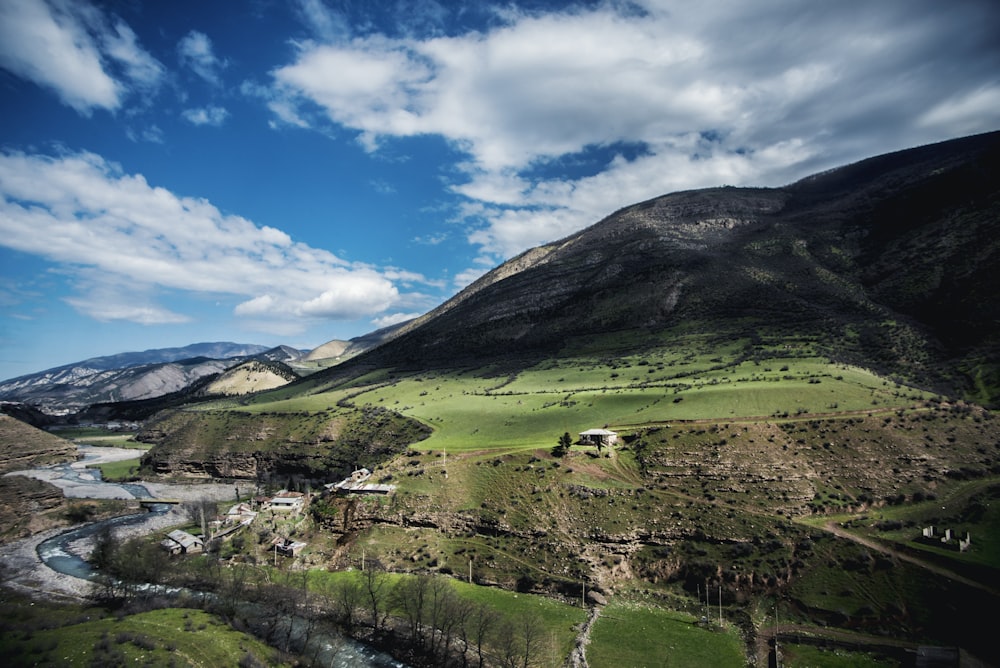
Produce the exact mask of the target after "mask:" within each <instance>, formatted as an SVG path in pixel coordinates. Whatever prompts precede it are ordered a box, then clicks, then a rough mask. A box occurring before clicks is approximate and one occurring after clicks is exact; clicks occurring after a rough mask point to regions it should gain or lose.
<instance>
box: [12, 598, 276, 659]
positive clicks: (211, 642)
mask: <svg viewBox="0 0 1000 668" xmlns="http://www.w3.org/2000/svg"><path fill="white" fill-rule="evenodd" d="M85 620H86V621H85ZM64 622H65V623H64V624H60V622H55V621H49V622H48V623H46V624H45V625H44V626H43V627H40V628H31V626H32V625H30V624H28V623H27V620H23V619H22V620H16V621H12V622H8V627H13V628H15V629H19V630H17V631H15V632H8V633H5V634H3V636H2V637H0V652H2V653H3V655H4V656H5V657H6V658H7V660H8V661H9V662H10V663H8V664H7V665H60V666H68V665H76V666H98V665H101V666H110V665H144V666H237V665H272V666H274V665H279V666H280V665H285V664H282V663H280V662H278V661H277V660H276V658H275V656H274V655H275V650H273V649H271V648H270V647H268V646H267V645H265V644H264V643H263V642H261V641H259V640H257V639H256V638H254V637H253V636H251V635H248V634H245V633H240V632H238V631H235V630H233V629H232V628H231V627H230V626H229V625H228V624H226V623H224V622H222V621H221V620H219V619H217V618H216V617H215V616H213V615H210V614H208V613H206V612H202V611H200V610H188V609H184V608H172V609H165V610H153V611H150V612H143V613H138V614H133V615H125V616H123V617H121V618H120V619H119V618H116V617H104V618H101V619H89V620H88V619H87V616H86V615H81V616H80V619H79V621H78V620H74V619H66V620H64Z"/></svg>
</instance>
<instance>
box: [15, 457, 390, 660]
mask: <svg viewBox="0 0 1000 668" xmlns="http://www.w3.org/2000/svg"><path fill="white" fill-rule="evenodd" d="M77 449H78V454H79V456H80V458H79V460H78V461H75V462H71V463H65V464H56V465H53V466H47V467H44V468H37V469H30V470H27V471H16V472H14V473H12V474H8V475H15V474H16V475H24V476H28V477H32V478H37V479H40V480H45V481H47V482H49V483H51V484H53V485H55V486H57V487H59V488H61V489H62V490H63V494H64V495H65V496H66V497H68V498H77V499H87V498H89V499H148V498H176V499H185V500H186V499H203V498H212V499H215V500H219V501H225V500H233V499H234V498H235V494H234V490H233V487H232V486H231V485H229V484H225V485H223V484H217V483H216V484H212V483H207V484H190V485H188V484H169V483H142V484H137V483H113V482H105V481H104V480H102V479H101V472H100V470H99V469H89V468H87V466H88V465H92V464H97V463H104V462H109V461H118V460H123V459H131V458H134V457H136V456H137V455H138V454H139V452H140V451H138V450H130V449H124V448H103V447H94V446H89V445H78V446H77ZM185 522H186V519H185V518H184V517H183V514H182V513H181V512H180V510H179V509H178V508H176V507H174V506H171V505H170V504H154V505H153V506H152V507H151V508H150V510H149V512H142V513H137V514H135V515H125V516H122V517H114V518H111V519H107V520H101V521H98V522H89V523H87V524H84V525H82V526H79V527H76V528H74V529H70V530H68V531H63V532H61V533H56V534H55V535H52V536H49V537H47V538H44V539H43V540H41V541H40V542H37V541H30V544H36V545H37V546H36V547H35V552H36V554H37V558H38V560H39V561H40V562H41V563H38V564H37V567H36V568H39V569H51V570H52V571H55V572H56V573H58V574H60V575H62V576H69V577H70V578H75V579H77V580H85V581H90V580H93V579H95V578H96V577H97V573H96V572H95V570H94V569H93V567H91V565H90V564H89V563H88V562H87V561H86V558H85V557H86V556H88V555H89V553H90V549H91V547H92V545H93V536H94V535H95V534H96V533H97V532H98V531H100V530H101V529H102V528H103V527H106V526H110V527H112V528H113V530H114V531H115V535H116V536H119V537H121V536H125V535H139V534H148V533H152V532H154V531H158V530H160V529H163V528H165V527H167V526H174V525H177V524H183V523H185ZM23 551H24V550H23V546H22V552H23ZM5 556H6V555H5ZM22 563H23V561H22ZM22 568H23V565H22ZM33 575H36V576H37V575H42V578H41V579H42V580H44V579H46V578H45V577H44V574H40V573H34V574H33ZM81 591H86V590H85V589H81ZM288 623H294V620H289V622H288ZM314 638H316V642H317V643H319V644H320V646H321V649H320V651H318V652H315V650H310V654H313V653H315V655H316V656H317V658H318V663H320V664H321V665H324V666H331V667H332V668H355V667H360V668H405V665H404V664H402V663H399V662H398V661H396V660H395V659H393V658H392V657H391V656H389V655H388V654H384V653H381V652H378V651H376V650H374V649H372V648H370V647H368V646H367V645H365V644H363V643H359V642H356V641H354V640H352V639H350V638H346V637H344V636H341V635H339V634H337V633H335V632H333V631H331V632H329V633H328V634H326V637H325V638H323V637H320V636H319V634H314Z"/></svg>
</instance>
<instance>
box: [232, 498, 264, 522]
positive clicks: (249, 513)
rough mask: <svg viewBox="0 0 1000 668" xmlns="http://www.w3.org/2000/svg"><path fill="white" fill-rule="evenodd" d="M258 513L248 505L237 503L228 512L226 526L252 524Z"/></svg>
mask: <svg viewBox="0 0 1000 668" xmlns="http://www.w3.org/2000/svg"><path fill="white" fill-rule="evenodd" d="M255 517H257V513H256V512H255V511H254V509H253V508H251V507H250V504H248V503H242V502H241V503H237V504H236V505H235V506H233V507H232V508H230V509H229V510H227V511H226V524H250V522H253V520H254V518H255Z"/></svg>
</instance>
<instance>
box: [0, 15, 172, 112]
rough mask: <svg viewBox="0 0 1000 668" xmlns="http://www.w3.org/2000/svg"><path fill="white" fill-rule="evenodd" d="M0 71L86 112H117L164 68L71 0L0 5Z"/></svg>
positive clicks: (120, 27) (111, 23) (130, 37)
mask: <svg viewBox="0 0 1000 668" xmlns="http://www.w3.org/2000/svg"><path fill="white" fill-rule="evenodd" d="M0 67H3V68H4V69H6V70H8V71H10V72H11V73H13V74H15V75H17V76H19V77H21V78H23V79H27V80H29V81H32V82H34V83H36V84H38V85H39V86H42V87H43V88H48V89H50V90H52V91H53V92H55V93H56V95H58V96H59V98H60V99H61V100H62V102H63V103H64V104H66V105H68V106H70V107H73V108H74V109H76V110H77V111H79V112H81V113H84V114H88V113H90V112H91V111H92V110H93V109H95V108H102V109H108V110H112V111H113V110H115V109H118V108H119V107H120V106H121V104H122V101H123V98H124V97H125V96H126V95H127V94H128V93H129V92H130V91H132V90H133V89H136V88H138V89H142V90H144V91H147V92H148V91H149V90H151V89H155V88H156V87H157V86H158V85H159V84H160V82H161V80H162V78H163V75H164V68H163V66H162V65H161V64H160V62H159V61H157V60H156V59H155V58H154V57H153V56H151V55H150V54H149V53H148V52H147V51H145V50H144V49H143V48H142V47H141V46H140V45H139V44H138V41H137V39H136V35H135V33H134V32H133V31H132V29H131V28H130V27H129V26H128V25H127V24H125V23H124V22H123V21H120V20H112V19H111V18H110V17H109V16H107V15H105V14H104V13H103V12H101V11H100V10H99V9H97V8H95V7H94V6H93V5H91V4H89V3H87V2H83V1H71V0H5V1H4V2H2V3H0Z"/></svg>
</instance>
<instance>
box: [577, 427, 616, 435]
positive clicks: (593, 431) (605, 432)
mask: <svg viewBox="0 0 1000 668" xmlns="http://www.w3.org/2000/svg"><path fill="white" fill-rule="evenodd" d="M617 435H618V432H616V431H611V430H609V429H588V430H587V431H581V432H580V436H617Z"/></svg>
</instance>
